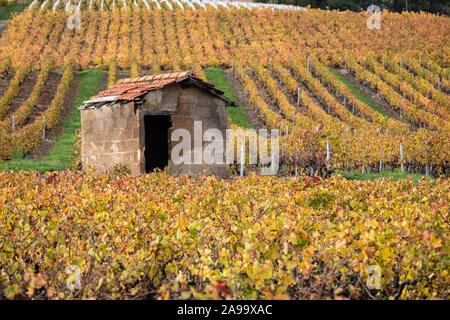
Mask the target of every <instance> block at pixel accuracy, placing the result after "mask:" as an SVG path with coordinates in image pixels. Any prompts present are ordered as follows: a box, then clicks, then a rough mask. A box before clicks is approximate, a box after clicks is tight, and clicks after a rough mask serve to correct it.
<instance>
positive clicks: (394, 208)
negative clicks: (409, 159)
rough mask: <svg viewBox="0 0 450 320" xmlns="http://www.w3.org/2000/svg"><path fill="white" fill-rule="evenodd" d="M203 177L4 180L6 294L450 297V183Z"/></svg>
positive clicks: (0, 210) (0, 265) (1, 252)
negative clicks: (377, 286) (371, 284)
mask: <svg viewBox="0 0 450 320" xmlns="http://www.w3.org/2000/svg"><path fill="white" fill-rule="evenodd" d="M199 179H200V181H198V180H196V179H188V178H172V177H169V176H167V175H165V174H152V175H147V176H141V177H137V178H132V179H129V178H123V177H118V178H113V177H111V176H110V175H106V174H105V175H102V176H93V175H92V173H90V172H85V173H77V174H74V173H71V172H69V171H64V172H61V173H59V174H46V175H41V174H39V173H30V174H23V173H22V174H17V175H16V174H10V173H7V172H3V173H2V172H0V231H1V232H0V258H1V259H0V270H2V278H3V284H2V283H0V286H3V288H4V290H3V293H2V291H1V290H0V298H2V295H3V298H5V297H6V298H9V299H12V298H14V297H16V298H34V299H46V298H50V299H71V298H77V299H87V298H97V299H117V298H122V299H142V298H158V299H188V298H197V299H205V298H215V299H219V298H221V297H228V298H232V299H256V298H258V299H286V298H292V299H325V298H334V299H349V298H351V299H400V298H402V299H448V294H449V292H448V283H449V275H448V267H449V261H448V212H449V203H448V194H449V192H450V188H449V187H450V186H449V183H448V179H444V180H441V179H439V180H436V181H427V180H425V179H424V180H422V181H420V182H419V183H414V182H412V180H403V181H399V182H393V181H390V182H389V181H385V180H380V181H376V182H359V183H358V182H356V183H355V182H352V181H347V180H345V179H343V178H342V177H339V176H336V177H335V178H332V179H329V180H322V179H320V178H318V177H315V178H308V177H307V178H294V179H280V178H276V177H262V176H256V175H251V176H250V177H247V178H245V179H240V178H238V179H237V180H236V181H234V182H233V183H230V182H228V181H226V180H217V179H216V178H214V177H202V178H199ZM71 265H76V266H79V267H80V274H81V275H82V277H81V280H80V281H81V286H82V288H83V289H82V290H75V291H71V290H70V289H68V288H67V287H66V279H67V274H66V272H67V270H68V268H69V266H71ZM369 265H378V266H380V268H381V276H382V277H381V278H382V280H381V288H382V290H370V289H368V288H367V287H366V281H367V268H368V266H369ZM0 288H1V287H0Z"/></svg>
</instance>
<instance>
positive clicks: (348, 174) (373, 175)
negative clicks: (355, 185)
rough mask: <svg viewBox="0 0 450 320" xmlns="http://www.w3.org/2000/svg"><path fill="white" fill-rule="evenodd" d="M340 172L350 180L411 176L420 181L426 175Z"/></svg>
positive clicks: (391, 172) (405, 177)
mask: <svg viewBox="0 0 450 320" xmlns="http://www.w3.org/2000/svg"><path fill="white" fill-rule="evenodd" d="M337 173H338V174H341V175H343V176H344V177H345V178H346V179H348V180H363V181H367V180H371V181H373V180H376V179H380V178H392V179H393V180H394V181H397V180H403V179H408V178H409V177H412V179H413V181H414V182H417V181H419V180H420V179H422V177H425V176H424V175H423V174H420V173H401V172H397V171H382V172H380V173H361V172H356V171H350V172H337ZM428 178H429V179H434V178H431V177H428Z"/></svg>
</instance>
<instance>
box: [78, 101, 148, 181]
mask: <svg viewBox="0 0 450 320" xmlns="http://www.w3.org/2000/svg"><path fill="white" fill-rule="evenodd" d="M139 123H140V118H139V117H138V116H137V115H136V114H135V112H134V103H128V104H126V105H115V106H113V107H110V106H103V107H101V108H99V109H86V110H81V128H82V130H81V141H82V144H81V157H82V163H83V166H84V167H86V166H93V167H96V168H98V169H99V170H100V171H110V170H112V169H113V168H114V166H115V165H116V164H126V165H127V166H128V168H129V169H130V170H131V172H132V174H135V175H136V174H140V173H141V172H142V161H141V160H142V158H143V155H142V154H141V150H142V149H143V147H142V146H141V142H140V139H139V137H140V133H139V130H140V128H141V127H143V126H140V125H139Z"/></svg>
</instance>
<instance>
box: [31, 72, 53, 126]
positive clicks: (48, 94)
mask: <svg viewBox="0 0 450 320" xmlns="http://www.w3.org/2000/svg"><path fill="white" fill-rule="evenodd" d="M61 77H62V74H61V73H57V72H50V74H49V75H48V79H47V82H46V83H45V87H44V88H43V89H42V91H41V94H40V96H39V99H38V102H37V104H36V105H35V106H34V112H33V114H32V115H31V117H30V118H29V119H28V121H26V122H25V123H24V125H27V124H29V123H33V122H34V120H35V119H36V118H37V117H38V116H39V115H40V114H41V113H42V112H43V111H45V110H46V109H47V108H48V106H49V105H50V104H51V103H52V100H53V97H54V96H55V92H56V88H57V87H58V83H59V81H61Z"/></svg>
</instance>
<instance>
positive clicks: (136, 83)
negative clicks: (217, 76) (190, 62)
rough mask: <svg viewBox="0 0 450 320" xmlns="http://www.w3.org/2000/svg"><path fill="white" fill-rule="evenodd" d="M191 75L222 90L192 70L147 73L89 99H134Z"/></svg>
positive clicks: (118, 83) (123, 81)
mask: <svg viewBox="0 0 450 320" xmlns="http://www.w3.org/2000/svg"><path fill="white" fill-rule="evenodd" d="M189 77H191V78H192V79H195V80H196V81H201V82H202V83H203V85H206V86H207V87H210V88H211V89H213V90H215V91H217V92H218V93H219V94H221V93H222V92H221V91H220V90H217V89H215V86H214V84H211V83H208V82H205V81H202V80H201V79H199V78H197V77H196V76H194V75H193V73H192V71H182V72H172V73H165V74H158V75H147V76H143V77H134V78H126V79H121V80H119V81H118V82H117V83H116V84H115V85H113V86H112V87H110V88H108V89H106V90H103V91H101V92H99V93H98V94H97V95H95V96H93V97H91V99H95V98H102V97H110V96H116V98H115V99H114V100H130V101H132V100H135V99H137V98H139V97H141V96H143V95H145V94H147V93H148V92H149V91H152V90H157V89H161V88H163V87H165V86H167V85H170V84H172V83H176V82H179V81H183V80H185V79H187V78H189Z"/></svg>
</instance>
